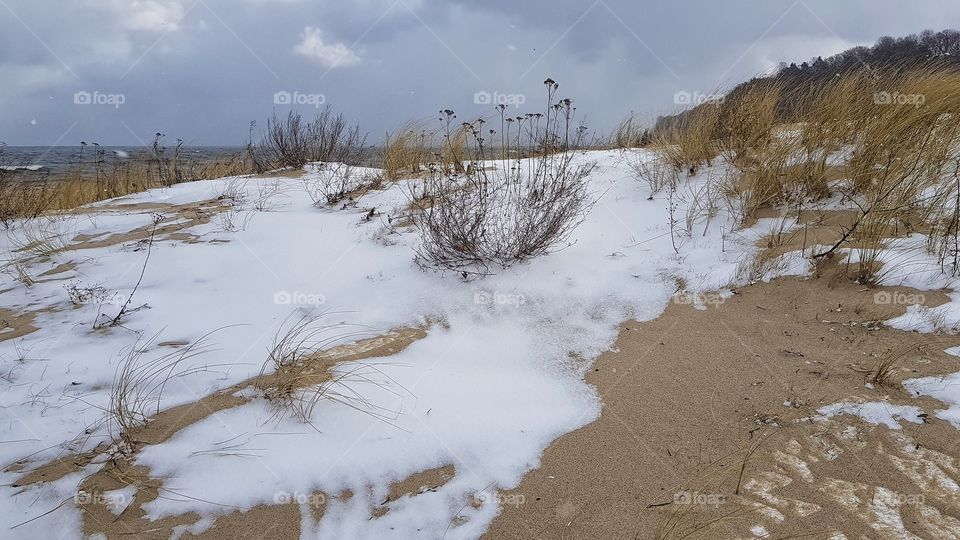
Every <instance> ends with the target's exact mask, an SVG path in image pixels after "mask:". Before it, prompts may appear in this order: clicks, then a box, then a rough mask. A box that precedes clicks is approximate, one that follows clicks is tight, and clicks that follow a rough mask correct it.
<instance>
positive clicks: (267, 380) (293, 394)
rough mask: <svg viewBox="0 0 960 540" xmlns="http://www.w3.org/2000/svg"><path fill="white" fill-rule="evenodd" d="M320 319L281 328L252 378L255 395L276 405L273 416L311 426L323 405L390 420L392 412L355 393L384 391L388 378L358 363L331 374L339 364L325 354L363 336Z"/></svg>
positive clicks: (315, 317)
mask: <svg viewBox="0 0 960 540" xmlns="http://www.w3.org/2000/svg"><path fill="white" fill-rule="evenodd" d="M323 317H324V314H321V315H309V314H306V315H301V316H300V317H299V318H297V319H292V318H288V319H287V320H286V321H285V322H284V323H283V324H282V325H281V328H280V330H279V331H278V333H277V335H276V336H275V337H274V341H273V344H272V346H271V347H270V352H269V355H268V358H267V360H266V361H265V362H264V364H263V367H262V368H261V370H260V376H259V377H258V378H257V383H256V389H257V391H258V392H260V393H261V394H262V395H263V396H264V397H265V398H266V399H267V400H268V401H270V402H271V403H273V404H274V405H275V407H276V409H277V414H278V415H282V414H284V413H287V412H289V413H291V414H292V415H293V416H294V417H295V418H297V419H298V420H300V421H302V422H304V423H307V424H310V425H313V424H312V419H313V411H314V409H315V408H316V406H317V405H318V404H319V403H320V402H321V401H324V400H328V401H335V402H337V403H340V404H343V405H347V406H349V407H352V408H354V409H357V410H359V411H362V412H364V413H365V414H369V415H370V416H373V417H375V418H378V419H381V420H385V421H390V420H391V412H392V411H387V410H385V409H383V408H381V407H379V406H377V405H375V404H373V403H371V402H369V401H368V400H366V399H365V398H364V397H363V395H362V394H361V393H360V392H359V391H358V390H356V389H355V388H354V387H355V386H360V385H365V384H372V385H375V386H377V387H379V388H381V389H384V388H386V385H387V384H392V383H393V381H392V380H391V379H390V378H389V376H387V375H386V374H384V373H383V372H382V371H380V370H379V369H378V368H377V367H376V366H373V365H371V364H366V363H361V362H357V363H355V365H352V366H345V367H343V368H342V369H337V370H332V369H331V368H334V366H335V364H336V363H337V362H338V359H337V358H336V357H335V356H331V355H330V354H329V351H330V349H332V348H333V347H335V346H336V345H338V344H342V343H344V342H346V341H349V340H351V339H355V338H357V337H361V336H365V335H368V333H367V332H357V331H352V332H351V331H347V330H348V329H351V328H354V329H355V328H356V327H355V326H352V325H348V324H343V323H334V324H322V323H321V320H322V318H323Z"/></svg>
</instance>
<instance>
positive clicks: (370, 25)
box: [0, 0, 960, 145]
mask: <svg viewBox="0 0 960 540" xmlns="http://www.w3.org/2000/svg"><path fill="white" fill-rule="evenodd" d="M945 27H960V5H957V3H956V2H952V1H946V0H940V1H931V2H924V3H907V2H891V1H879V2H878V1H871V2H868V1H848V2H835V1H830V0H822V1H821V0H806V1H805V2H800V1H797V2H790V1H763V2H760V1H743V0H734V1H728V2H716V1H702V0H697V1H688V2H652V1H644V2H636V1H625V0H604V1H593V0H584V1H571V0H563V1H557V0H550V1H547V0H528V1H523V2H518V1H516V0H488V1H484V2H473V1H469V2H468V1H466V0H462V1H457V0H453V1H441V0H354V1H350V2H345V1H340V0H337V1H332V0H322V1H317V0H97V1H93V0H79V1H68V0H60V1H47V2H37V1H35V0H0V81H2V82H0V85H2V86H0V140H4V141H6V142H8V143H9V144H36V145H50V144H54V143H59V144H75V143H77V142H78V141H80V140H88V141H99V142H102V143H104V144H131V143H138V142H140V141H148V140H149V139H150V137H151V135H152V133H154V132H155V131H162V132H164V133H167V134H168V135H169V136H170V137H171V138H172V137H181V138H183V139H185V140H188V141H191V142H192V143H194V144H238V143H242V142H243V141H244V139H245V137H246V132H247V125H248V122H249V121H250V120H259V121H261V123H262V121H263V119H264V118H265V117H266V116H268V115H270V114H271V113H272V112H273V111H274V110H276V111H277V112H280V113H283V112H284V111H286V110H287V106H285V105H283V104H280V105H275V102H274V95H275V93H276V92H287V93H289V94H290V95H291V96H298V99H299V100H300V101H301V102H303V104H302V105H300V106H298V109H300V110H302V111H303V112H307V113H309V112H311V111H312V110H313V108H312V107H311V106H310V104H311V103H315V102H317V101H319V98H317V97H316V96H319V95H322V96H323V98H322V99H324V100H325V101H326V102H327V103H330V104H331V105H333V106H334V107H335V108H336V109H338V110H340V111H343V112H344V113H345V114H346V115H347V116H349V117H350V118H353V119H355V120H357V121H359V122H361V124H362V125H363V126H364V128H365V129H366V130H367V131H369V132H370V133H371V134H372V136H373V138H376V137H377V136H379V135H380V134H382V133H383V132H384V131H385V130H388V129H391V128H394V127H395V126H397V125H398V124H400V123H401V122H403V121H404V120H407V119H410V118H415V117H432V115H433V114H434V113H435V111H436V110H438V109H440V108H452V109H455V110H457V111H458V112H460V113H461V116H463V117H466V116H469V115H472V114H479V113H481V112H484V111H488V110H489V107H485V106H482V105H478V104H476V103H475V97H477V96H478V97H479V100H480V101H483V99H484V96H491V97H492V96H494V95H496V96H498V97H502V98H503V99H512V100H513V101H511V103H512V102H516V101H522V100H524V99H525V100H526V105H525V106H526V107H533V106H535V104H536V103H539V102H540V101H541V100H542V96H541V94H542V86H541V85H540V82H541V81H542V80H543V79H544V78H545V77H546V76H550V77H553V78H554V79H556V80H558V81H560V83H561V88H562V92H563V93H564V94H565V95H571V96H573V97H575V98H576V100H577V104H578V107H579V110H580V112H581V113H583V114H585V115H586V117H587V118H588V120H589V121H590V124H591V125H592V126H594V127H596V128H598V129H600V130H609V129H610V127H611V126H612V125H614V124H615V123H616V121H617V120H618V119H619V118H621V117H622V116H623V115H625V114H627V113H629V112H630V111H637V112H638V113H640V114H642V115H645V116H649V117H653V116H654V115H656V114H658V113H665V112H670V111H672V110H674V109H676V108H677V105H676V103H675V96H676V95H677V93H678V92H686V93H687V94H689V95H696V94H697V93H700V94H707V93H710V92H713V91H715V90H717V89H719V88H724V87H729V86H731V85H732V84H735V83H736V82H738V81H740V80H742V79H744V78H748V77H750V76H752V75H755V74H758V73H761V72H763V71H765V70H769V69H772V68H773V67H775V66H776V64H777V62H780V61H803V60H806V59H809V58H810V57H813V56H816V55H824V56H826V55H829V54H833V53H836V52H839V51H840V50H842V49H844V48H847V47H850V46H853V45H858V44H869V43H872V42H874V41H875V40H876V38H877V37H879V36H881V35H884V34H890V35H905V34H910V33H915V32H919V31H921V30H923V29H925V28H933V29H942V28H945ZM78 92H81V93H82V92H89V93H90V94H91V97H90V101H92V102H94V103H90V104H86V103H80V104H77V103H75V94H77V93H78ZM111 96H112V97H111ZM117 96H122V103H117V102H118V101H120V100H121V99H118V98H117ZM503 96H506V97H503ZM80 101H83V99H82V96H81V100H80ZM98 103H99V104H98ZM521 110H523V109H521Z"/></svg>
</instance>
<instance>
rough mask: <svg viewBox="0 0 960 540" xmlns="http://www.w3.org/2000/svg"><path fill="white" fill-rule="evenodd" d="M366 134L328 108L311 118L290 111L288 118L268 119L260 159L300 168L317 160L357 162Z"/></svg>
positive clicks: (273, 163) (274, 166) (278, 165)
mask: <svg viewBox="0 0 960 540" xmlns="http://www.w3.org/2000/svg"><path fill="white" fill-rule="evenodd" d="M365 143H366V136H364V135H363V134H361V132H360V127H359V126H357V125H350V124H349V123H348V122H347V120H346V119H345V118H344V116H343V115H342V114H334V113H333V109H331V108H330V107H329V106H327V107H325V108H324V109H323V111H321V112H320V113H319V114H318V115H317V116H316V117H315V118H314V119H313V120H312V121H309V122H304V120H303V118H302V116H301V115H300V114H299V113H297V112H294V111H290V112H289V113H288V114H287V116H286V118H283V119H281V118H278V117H277V116H276V115H274V116H273V117H271V118H270V119H269V120H267V127H266V133H265V134H264V135H263V138H262V140H261V142H260V146H259V153H260V157H258V158H257V159H256V161H257V162H261V163H267V164H269V166H270V167H273V168H283V167H293V168H297V169H299V168H301V167H303V166H304V165H306V164H307V163H310V162H315V161H323V162H339V163H356V162H358V161H359V160H360V159H361V158H362V157H363V154H364V144H365Z"/></svg>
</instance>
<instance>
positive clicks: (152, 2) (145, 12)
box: [121, 0, 184, 32]
mask: <svg viewBox="0 0 960 540" xmlns="http://www.w3.org/2000/svg"><path fill="white" fill-rule="evenodd" d="M183 15H184V11H183V6H181V5H180V4H179V3H177V2H161V1H157V0H136V1H133V2H130V3H127V4H125V5H124V8H123V14H122V15H121V16H122V23H123V26H124V28H126V29H128V30H145V31H148V32H165V31H176V30H179V29H180V21H181V19H183Z"/></svg>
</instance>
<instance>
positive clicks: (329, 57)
mask: <svg viewBox="0 0 960 540" xmlns="http://www.w3.org/2000/svg"><path fill="white" fill-rule="evenodd" d="M300 40H301V41H300V44H299V45H297V46H296V47H294V49H293V51H294V52H295V53H297V54H299V55H301V56H304V57H306V58H309V59H311V60H313V61H315V62H317V63H319V64H321V65H323V66H327V67H329V68H331V69H333V68H337V67H347V66H355V65H357V64H359V63H360V56H359V55H358V54H357V53H355V52H353V51H352V50H350V47H348V46H346V45H344V44H343V43H325V42H324V41H323V35H322V33H321V32H320V29H319V28H314V27H312V26H308V27H306V28H304V29H303V34H301V35H300Z"/></svg>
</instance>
